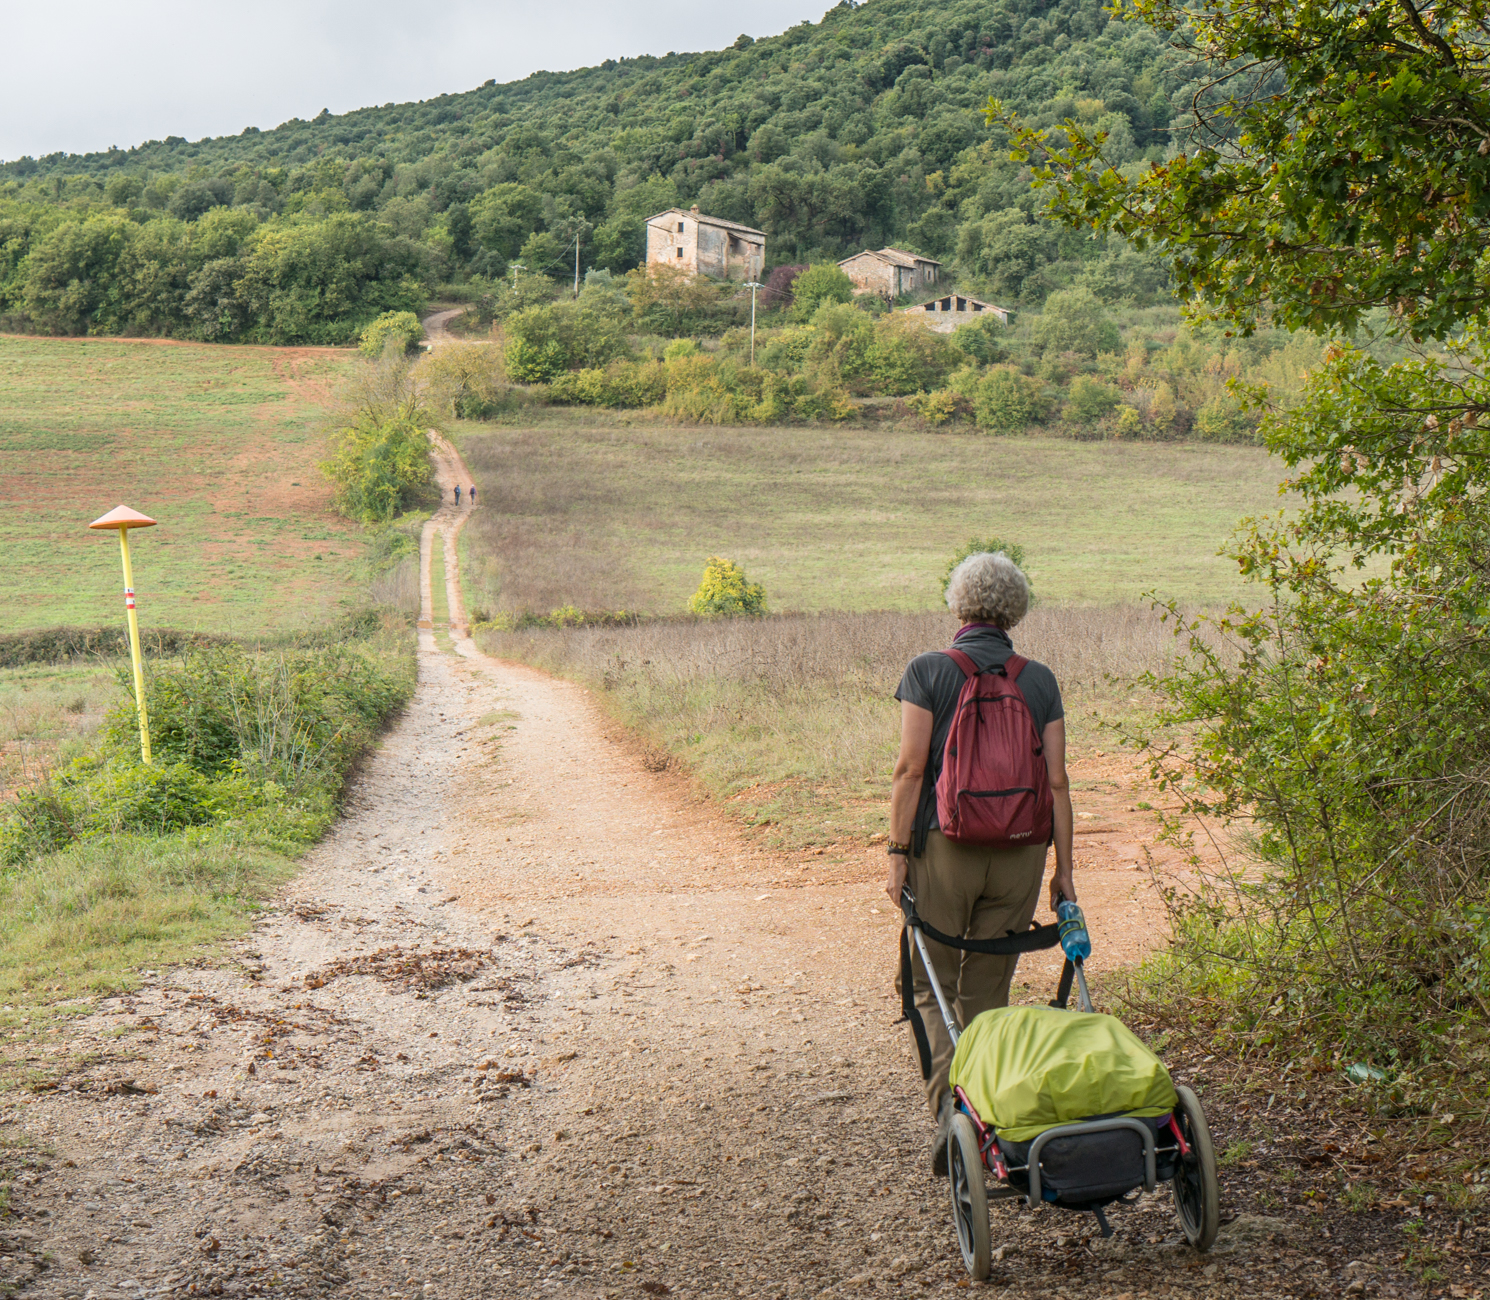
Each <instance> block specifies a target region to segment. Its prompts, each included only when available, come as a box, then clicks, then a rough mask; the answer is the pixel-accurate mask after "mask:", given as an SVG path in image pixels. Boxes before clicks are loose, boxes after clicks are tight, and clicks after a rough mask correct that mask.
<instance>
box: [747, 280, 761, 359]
mask: <svg viewBox="0 0 1490 1300" xmlns="http://www.w3.org/2000/svg"><path fill="white" fill-rule="evenodd" d="M745 287H746V288H747V289H749V290H750V368H751V369H752V370H754V369H755V291H756V290H757V289H764V288H765V287H766V286H765V285H763V284H762V283H761V282H760V281H759V280H747V281H746V282H745Z"/></svg>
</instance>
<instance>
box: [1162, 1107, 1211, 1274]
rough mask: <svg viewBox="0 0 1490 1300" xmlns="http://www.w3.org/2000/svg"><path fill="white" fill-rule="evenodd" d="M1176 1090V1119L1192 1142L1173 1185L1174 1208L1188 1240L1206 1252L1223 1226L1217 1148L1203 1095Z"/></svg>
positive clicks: (1180, 1164) (1182, 1159) (1186, 1139)
mask: <svg viewBox="0 0 1490 1300" xmlns="http://www.w3.org/2000/svg"><path fill="white" fill-rule="evenodd" d="M1175 1091H1176V1092H1177V1093H1178V1094H1179V1098H1180V1104H1179V1108H1178V1110H1177V1111H1176V1112H1175V1119H1176V1120H1177V1121H1178V1123H1179V1126H1180V1131H1181V1132H1182V1133H1183V1134H1184V1135H1185V1141H1186V1142H1187V1143H1188V1144H1189V1147H1190V1154H1189V1155H1187V1156H1182V1157H1181V1158H1180V1163H1179V1169H1178V1170H1177V1171H1176V1173H1175V1176H1174V1182H1173V1183H1172V1184H1171V1186H1172V1187H1173V1188H1174V1207H1175V1209H1176V1210H1178V1211H1179V1219H1180V1227H1181V1228H1183V1229H1184V1232H1185V1239H1186V1240H1187V1241H1188V1242H1189V1243H1190V1244H1191V1245H1192V1246H1194V1247H1195V1249H1196V1250H1199V1251H1202V1252H1203V1251H1207V1250H1209V1249H1210V1248H1211V1245H1212V1243H1213V1242H1214V1241H1215V1240H1216V1233H1217V1231H1218V1230H1219V1229H1220V1227H1221V1188H1220V1185H1219V1184H1218V1183H1217V1182H1216V1148H1215V1147H1214V1146H1212V1145H1211V1130H1210V1128H1209V1126H1208V1125H1207V1124H1206V1122H1205V1111H1203V1110H1202V1109H1201V1108H1200V1098H1198V1097H1197V1096H1196V1095H1195V1094H1194V1093H1193V1092H1192V1091H1191V1090H1190V1089H1189V1088H1176V1089H1175Z"/></svg>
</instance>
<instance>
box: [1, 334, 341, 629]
mask: <svg viewBox="0 0 1490 1300" xmlns="http://www.w3.org/2000/svg"><path fill="white" fill-rule="evenodd" d="M345 364H346V363H345V360H344V359H343V357H342V356H340V355H338V354H337V353H334V352H331V351H329V350H324V349H289V348H246V347H242V348H240V347H235V348H229V347H210V346H207V345H193V344H171V343H164V344H157V343H143V342H133V343H131V342H118V341H94V340H78V339H36V338H18V337H0V547H3V553H4V555H5V564H4V566H3V568H0V601H3V603H4V608H5V611H6V612H5V615H4V617H3V619H0V630H6V631H13V630H18V629H24V628H32V627H47V626H55V625H58V624H82V625H98V624H104V623H113V622H116V621H118V620H119V619H120V616H121V614H122V604H123V602H122V600H121V598H120V577H119V557H118V545H117V543H116V542H115V540H114V537H115V535H114V534H112V533H109V534H98V533H90V532H89V531H88V530H87V527H86V525H87V523H88V521H89V520H91V519H94V518H96V517H97V516H99V515H101V514H103V513H104V512H105V511H107V510H111V509H112V508H113V507H114V506H116V505H119V504H120V503H121V502H123V503H125V504H127V505H130V506H133V507H134V508H135V509H137V510H142V511H144V512H145V513H146V514H148V515H151V516H153V517H154V518H156V519H158V520H159V521H160V526H159V527H157V528H154V529H151V530H149V531H147V532H143V533H136V534H134V536H133V538H132V543H131V546H132V550H133V551H134V559H135V585H136V587H137V589H138V591H139V602H140V617H141V622H142V623H144V624H146V625H147V626H148V625H150V624H152V623H153V624H154V625H156V626H161V627H165V626H173V627H183V628H192V629H202V630H210V631H223V632H237V633H245V634H254V633H259V632H269V631H274V630H280V629H285V628H293V627H299V626H303V625H312V624H322V623H325V622H326V621H328V620H329V619H330V618H334V617H335V616H336V615H337V614H338V613H340V612H341V610H342V605H343V603H344V602H348V601H350V602H351V603H360V602H362V600H363V599H364V597H363V593H362V591H361V583H360V580H359V577H358V575H357V572H356V563H357V560H358V559H359V558H360V556H361V555H362V553H363V547H362V543H361V541H360V540H359V538H358V536H357V532H356V530H355V529H354V528H353V527H352V526H350V525H348V524H347V523H345V522H344V521H343V520H341V519H339V518H337V517H336V516H334V515H332V514H331V512H330V509H329V499H330V498H329V491H328V485H327V484H326V483H325V481H324V480H323V479H322V477H321V473H320V471H319V469H318V468H317V464H318V462H319V460H320V459H321V457H322V454H323V453H322V435H321V433H320V429H319V424H320V420H321V419H322V418H323V407H322V406H321V405H320V404H321V403H322V402H324V400H325V398H326V397H327V395H328V394H329V391H330V389H331V387H332V385H333V384H334V382H335V380H336V377H337V374H338V371H339V370H340V369H341V367H343V366H344V365H345Z"/></svg>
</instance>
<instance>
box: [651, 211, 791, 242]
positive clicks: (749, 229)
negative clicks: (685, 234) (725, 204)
mask: <svg viewBox="0 0 1490 1300" xmlns="http://www.w3.org/2000/svg"><path fill="white" fill-rule="evenodd" d="M673 212H676V213H677V214H678V215H679V216H680V217H691V218H692V219H693V220H694V221H697V222H698V223H699V224H700V225H703V226H721V227H723V228H724V229H725V230H742V231H744V232H745V234H747V235H759V236H760V237H761V238H762V239H764V238H765V237H766V232H765V231H764V230H757V229H756V228H755V227H754V226H742V225H741V224H740V223H739V222H738V221H726V220H725V219H724V218H723V217H707V216H705V215H704V214H703V213H702V212H693V211H684V209H682V208H664V209H663V210H662V211H661V212H656V213H653V214H652V216H650V217H648V218H647V224H648V225H651V224H652V222H654V221H656V220H657V218H658V217H665V216H667V215H669V214H670V213H673Z"/></svg>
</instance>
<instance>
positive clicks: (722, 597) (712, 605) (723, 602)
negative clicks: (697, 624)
mask: <svg viewBox="0 0 1490 1300" xmlns="http://www.w3.org/2000/svg"><path fill="white" fill-rule="evenodd" d="M688 608H689V609H690V610H692V611H693V612H694V613H695V614H704V615H723V616H724V617H726V618H734V617H738V616H740V615H742V614H748V615H757V614H764V613H765V612H766V589H765V588H764V587H763V586H761V584H760V583H758V582H750V581H749V580H748V579H747V578H746V577H745V570H744V569H742V568H741V567H740V566H739V565H738V564H736V563H735V562H734V561H733V560H722V559H720V558H719V556H717V555H711V556H710V557H709V563H708V565H707V566H706V567H705V568H704V578H703V581H702V582H700V583H699V584H698V590H697V591H695V592H694V593H693V599H692V600H690V601H689V602H688Z"/></svg>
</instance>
